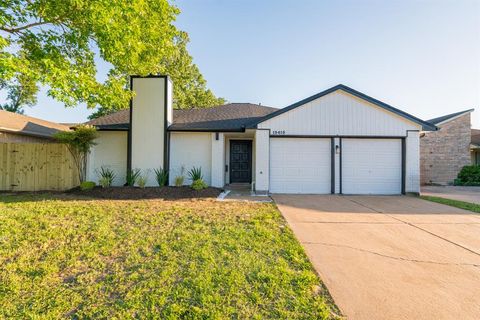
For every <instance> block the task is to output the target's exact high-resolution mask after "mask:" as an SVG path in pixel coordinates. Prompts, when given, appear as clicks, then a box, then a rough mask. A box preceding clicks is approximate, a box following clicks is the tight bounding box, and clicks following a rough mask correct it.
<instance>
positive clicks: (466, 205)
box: [420, 196, 480, 213]
mask: <svg viewBox="0 0 480 320" xmlns="http://www.w3.org/2000/svg"><path fill="white" fill-rule="evenodd" d="M420 198H421V199H423V200H428V201H432V202H436V203H441V204H445V205H448V206H451V207H456V208H459V209H464V210H469V211H472V212H476V213H480V205H478V204H475V203H471V202H465V201H460V200H453V199H447V198H441V197H433V196H420Z"/></svg>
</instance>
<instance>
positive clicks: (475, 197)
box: [421, 186, 480, 204]
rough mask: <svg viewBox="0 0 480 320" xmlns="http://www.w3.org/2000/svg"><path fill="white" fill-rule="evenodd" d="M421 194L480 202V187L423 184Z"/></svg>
mask: <svg viewBox="0 0 480 320" xmlns="http://www.w3.org/2000/svg"><path fill="white" fill-rule="evenodd" d="M421 194H422V195H424V196H433V197H440V198H446V199H453V200H460V201H465V202H471V203H476V204H480V187H459V186H423V187H422V192H421Z"/></svg>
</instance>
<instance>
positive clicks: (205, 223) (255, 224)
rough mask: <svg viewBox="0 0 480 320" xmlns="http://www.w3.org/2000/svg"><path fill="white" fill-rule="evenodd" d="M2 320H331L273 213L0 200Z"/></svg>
mask: <svg viewBox="0 0 480 320" xmlns="http://www.w3.org/2000/svg"><path fill="white" fill-rule="evenodd" d="M0 266H1V268H0V318H35V319H38V318H52V319H53V318H73V319H79V318H109V319H110V318H117V319H128V318H150V319H178V318H183V319H226V318H233V319H324V318H329V317H333V316H332V313H331V312H330V310H331V311H334V312H338V311H337V309H336V308H335V306H334V305H333V304H332V303H331V300H330V298H329V297H328V293H327V292H326V291H325V289H324V287H323V286H322V284H321V282H320V280H319V279H318V277H317V276H316V274H315V273H314V271H313V269H312V266H311V264H310V263H309V261H308V260H307V258H306V256H305V253H304V251H303V249H302V248H301V246H300V245H299V243H298V242H297V241H296V240H295V238H294V236H293V234H292V232H291V231H290V229H289V228H288V227H287V226H286V223H285V221H284V220H283V218H282V217H281V215H280V214H279V212H278V210H277V209H276V208H275V206H274V205H272V204H253V203H252V204H247V203H233V202H215V201H184V202H180V201H177V202H167V201H107V200H105V201H99V200H75V199H69V198H66V197H59V196H48V195H40V196H21V197H20V196H0Z"/></svg>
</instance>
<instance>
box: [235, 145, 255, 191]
mask: <svg viewBox="0 0 480 320" xmlns="http://www.w3.org/2000/svg"><path fill="white" fill-rule="evenodd" d="M235 182H247V183H250V182H252V141H251V140H230V183H235Z"/></svg>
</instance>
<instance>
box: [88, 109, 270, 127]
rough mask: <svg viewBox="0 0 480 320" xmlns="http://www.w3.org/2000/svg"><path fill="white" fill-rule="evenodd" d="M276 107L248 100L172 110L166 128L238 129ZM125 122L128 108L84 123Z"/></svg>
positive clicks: (111, 124)
mask: <svg viewBox="0 0 480 320" xmlns="http://www.w3.org/2000/svg"><path fill="white" fill-rule="evenodd" d="M276 110H277V109H275V108H270V107H265V106H261V105H257V104H251V103H229V104H226V105H223V106H218V107H213V108H203V109H181V110H173V124H172V125H171V126H170V127H169V130H172V131H189V130H191V131H196V130H199V131H209V130H225V131H229V130H242V129H244V128H245V127H247V126H248V125H249V124H251V123H254V122H256V121H257V120H259V119H260V118H262V117H264V116H266V115H268V114H270V113H272V112H274V111H276ZM129 122H130V112H129V109H125V110H121V111H118V112H116V113H113V114H110V115H107V116H103V117H100V118H97V119H94V120H92V121H89V122H87V123H88V124H91V125H94V126H97V127H99V128H100V129H118V130H122V129H123V130H124V129H128V124H129Z"/></svg>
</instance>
